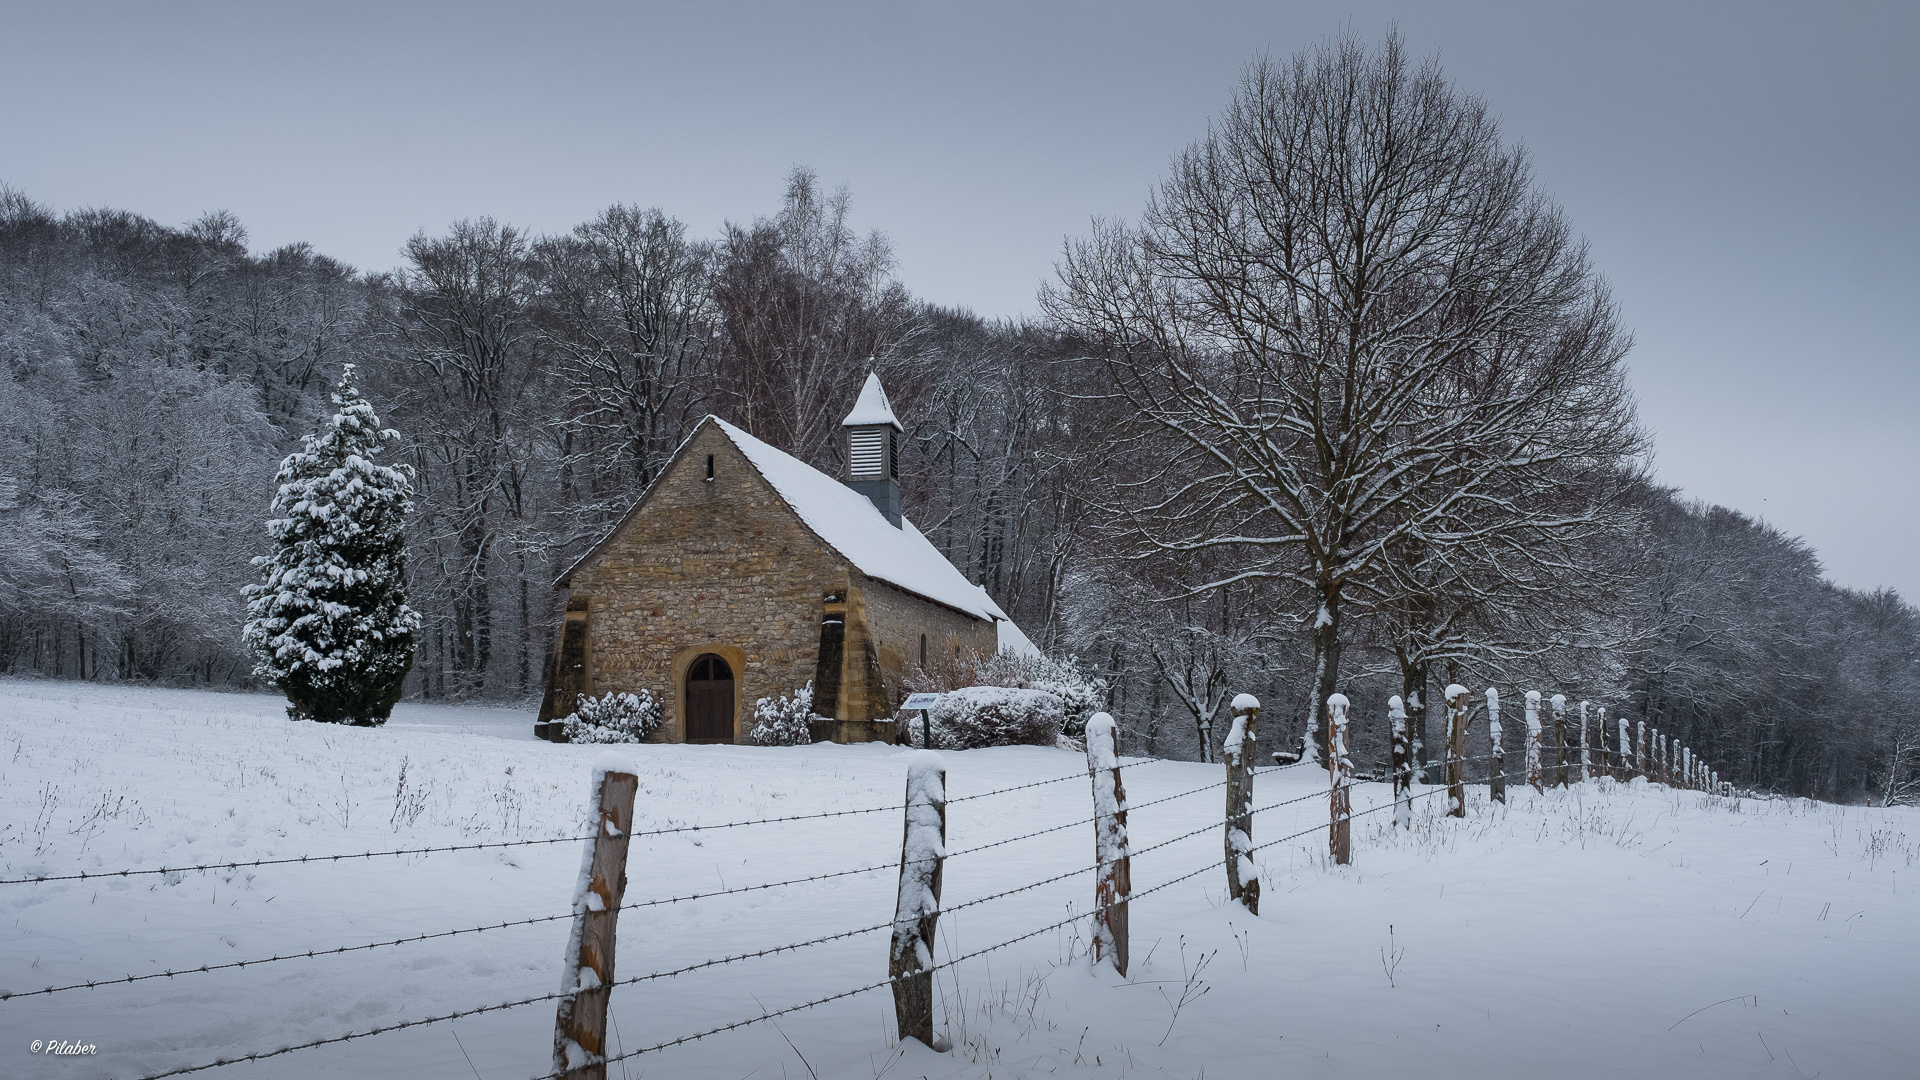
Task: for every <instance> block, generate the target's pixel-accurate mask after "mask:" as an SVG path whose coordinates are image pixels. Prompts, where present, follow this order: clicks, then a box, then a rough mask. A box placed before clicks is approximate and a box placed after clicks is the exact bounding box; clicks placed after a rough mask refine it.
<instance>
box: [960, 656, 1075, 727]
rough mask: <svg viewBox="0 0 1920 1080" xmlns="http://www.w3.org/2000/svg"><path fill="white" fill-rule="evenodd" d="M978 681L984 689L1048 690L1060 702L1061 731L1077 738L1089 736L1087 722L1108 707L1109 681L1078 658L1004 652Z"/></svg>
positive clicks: (993, 658) (988, 662)
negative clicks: (1006, 687)
mask: <svg viewBox="0 0 1920 1080" xmlns="http://www.w3.org/2000/svg"><path fill="white" fill-rule="evenodd" d="M974 681H975V682H978V683H980V684H981V685H983V686H1008V687H1014V688H1017V689H1032V690H1045V691H1046V692H1047V693H1049V694H1052V695H1054V696H1055V697H1057V698H1059V699H1060V706H1061V713H1062V716H1063V723H1062V727H1061V731H1062V733H1064V734H1065V735H1067V736H1068V737H1070V738H1075V739H1077V738H1079V737H1080V736H1081V735H1083V734H1085V733H1086V730H1087V721H1088V720H1089V719H1090V718H1092V716H1093V714H1094V713H1097V712H1099V711H1100V710H1101V708H1102V707H1104V705H1105V703H1106V697H1107V681H1106V680H1105V679H1102V678H1100V677H1099V676H1097V675H1094V674H1092V673H1090V672H1088V671H1086V670H1085V669H1084V668H1082V667H1081V666H1080V659H1079V657H1076V656H1069V657H1067V658H1066V659H1064V660H1055V659H1053V658H1051V657H1047V656H1042V655H1040V654H1039V653H1017V652H1014V651H1012V650H1011V649H1001V650H1000V651H999V652H997V653H995V654H993V655H992V656H990V657H988V658H987V659H986V660H985V661H983V662H982V663H981V665H980V669H979V673H978V675H977V676H976V677H975V679H974Z"/></svg>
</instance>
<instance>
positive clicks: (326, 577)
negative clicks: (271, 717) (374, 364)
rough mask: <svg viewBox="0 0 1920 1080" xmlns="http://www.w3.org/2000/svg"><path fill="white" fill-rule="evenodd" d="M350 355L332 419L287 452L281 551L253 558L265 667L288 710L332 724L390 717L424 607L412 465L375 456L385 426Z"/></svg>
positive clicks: (278, 530) (253, 619) (250, 638)
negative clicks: (411, 559) (410, 587)
mask: <svg viewBox="0 0 1920 1080" xmlns="http://www.w3.org/2000/svg"><path fill="white" fill-rule="evenodd" d="M353 379H354V372H353V365H352V364H348V365H346V370H345V371H344V372H342V373H341V376H340V385H339V387H338V388H337V389H336V390H335V392H334V395H333V401H334V404H335V405H337V406H338V407H339V411H338V412H336V413H335V414H334V417H333V420H332V423H331V425H330V426H327V427H324V428H323V429H322V430H321V432H320V433H319V434H316V435H308V436H306V437H305V438H304V439H303V440H302V441H303V446H302V448H301V449H300V450H296V451H295V452H293V453H291V454H288V455H287V457H286V460H284V461H282V462H281V463H280V474H279V476H278V478H277V479H278V482H279V485H280V489H279V493H278V494H277V495H275V496H274V499H273V503H272V506H271V510H272V511H274V512H276V513H277V514H278V515H280V516H276V517H274V518H272V519H271V520H269V521H268V522H267V535H268V536H269V537H271V538H272V539H273V542H274V552H273V554H272V555H264V556H261V557H259V558H256V559H255V560H253V562H254V565H255V566H258V567H261V568H262V570H263V579H264V580H263V582H262V583H261V584H259V585H249V586H247V589H246V595H247V598H248V600H247V623H246V629H245V631H244V635H243V636H244V638H245V640H246V643H247V645H248V646H249V647H251V648H252V649H253V652H254V655H255V657H256V658H257V663H256V665H255V667H254V672H255V674H257V675H259V676H261V677H263V678H265V679H268V680H269V681H271V682H272V683H273V684H274V685H276V686H278V687H279V688H280V689H281V690H283V691H285V692H286V695H287V700H288V702H289V705H288V707H287V715H288V716H290V717H292V718H294V719H313V720H325V721H329V722H333V723H352V724H380V723H385V722H386V719H387V716H388V714H390V713H391V712H392V711H393V703H394V702H396V701H398V700H399V699H400V686H401V683H402V681H404V680H405V679H406V677H407V670H408V669H409V668H411V667H412V666H413V635H414V631H416V630H418V629H419V627H420V615H419V613H418V612H416V611H414V610H413V609H412V608H410V607H408V606H407V603H406V551H405V541H404V538H403V536H402V534H401V523H402V520H403V519H404V518H405V516H406V513H407V511H408V510H409V509H411V507H412V504H411V502H410V501H409V499H408V496H410V495H411V494H412V492H413V485H412V479H411V477H412V469H411V468H410V467H408V466H405V465H401V466H397V467H396V466H388V465H376V464H374V463H373V458H374V457H375V456H376V455H378V454H379V453H380V450H381V446H382V444H383V443H386V442H389V441H394V440H397V439H399V437H400V433H399V432H397V431H393V430H391V429H382V428H381V427H380V418H379V417H378V416H376V415H375V414H374V411H373V406H372V405H371V404H369V403H368V402H367V400H366V399H365V398H363V397H361V396H360V392H359V390H358V389H357V388H356V387H355V386H354V381H353Z"/></svg>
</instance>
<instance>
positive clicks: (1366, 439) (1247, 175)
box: [1043, 37, 1638, 734]
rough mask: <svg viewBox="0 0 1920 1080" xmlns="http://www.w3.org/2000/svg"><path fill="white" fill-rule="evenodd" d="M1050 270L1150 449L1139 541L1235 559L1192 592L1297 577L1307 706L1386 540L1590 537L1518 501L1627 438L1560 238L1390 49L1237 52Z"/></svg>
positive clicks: (1498, 150) (1471, 109)
mask: <svg viewBox="0 0 1920 1080" xmlns="http://www.w3.org/2000/svg"><path fill="white" fill-rule="evenodd" d="M1060 278H1061V280H1060V283H1059V285H1058V286H1056V287H1052V288H1050V289H1048V290H1047V291H1046V292H1045V294H1044V296H1043V303H1044V306H1045V308H1046V310H1047V311H1048V312H1049V313H1050V314H1051V315H1053V316H1054V317H1055V318H1057V319H1058V320H1060V321H1061V322H1062V323H1063V324H1064V325H1065V326H1067V327H1068V328H1069V329H1071V330H1072V331H1074V332H1076V333H1078V334H1080V335H1082V336H1084V337H1085V338H1087V339H1089V340H1090V341H1093V342H1095V343H1096V344H1097V351H1096V355H1097V357H1098V359H1099V360H1100V361H1101V362H1102V363H1103V365H1104V367H1105V370H1106V371H1107V373H1108V375H1109V377H1110V379H1111V386H1112V389H1113V391H1114V392H1115V393H1116V394H1119V395H1121V396H1123V397H1124V398H1125V399H1126V400H1127V401H1128V402H1129V403H1130V404H1131V405H1132V406H1133V407H1134V409H1135V410H1136V411H1137V412H1138V414H1139V416H1140V417H1141V419H1142V420H1143V421H1145V422H1146V423H1147V424H1148V425H1150V426H1153V427H1155V428H1157V429H1159V430H1160V431H1161V432H1163V433H1165V435H1166V436H1167V437H1168V441H1169V443H1170V447H1171V448H1170V451H1169V453H1168V455H1167V464H1166V465H1165V466H1164V467H1163V468H1162V469H1160V470H1159V471H1158V472H1157V473H1155V474H1154V475H1152V476H1151V477H1148V478H1145V480H1144V481H1143V484H1142V489H1143V491H1147V490H1152V491H1153V492H1154V494H1153V495H1152V496H1151V497H1148V498H1146V499H1145V500H1144V501H1143V502H1141V503H1139V504H1137V505H1134V506H1132V507H1129V508H1126V509H1127V510H1128V511H1129V518H1130V524H1131V525H1132V526H1133V527H1134V530H1135V533H1136V535H1137V536H1138V537H1140V538H1141V540H1142V541H1143V542H1144V544H1145V545H1146V546H1147V547H1148V548H1149V549H1152V550H1158V551H1165V552H1194V551H1231V552H1234V553H1236V554H1237V559H1236V560H1235V561H1234V564H1233V566H1232V569H1231V570H1230V571H1228V572H1226V573H1223V574H1221V575H1220V576H1218V577H1216V578H1214V579H1213V580H1210V581H1206V582H1203V583H1201V584H1199V585H1198V586H1196V587H1197V588H1199V589H1203V590H1204V589H1211V588H1219V587H1224V586H1227V585H1231V584H1235V583H1238V582H1243V581H1249V580H1259V579H1265V578H1283V579H1288V580H1291V581H1295V582H1297V583H1299V584H1301V585H1304V586H1306V587H1308V588H1310V589H1311V590H1312V594H1313V606H1312V612H1311V623H1310V625H1311V636H1312V645H1313V654H1314V677H1313V680H1312V686H1311V689H1310V692H1309V701H1308V710H1307V715H1309V716H1316V717H1317V716H1320V715H1322V713H1323V712H1324V705H1323V703H1324V702H1325V700H1326V696H1327V695H1328V694H1330V693H1332V692H1333V691H1334V689H1335V686H1336V684H1337V680H1338V677H1339V666H1340V650H1341V646H1342V641H1343V638H1342V633H1341V618H1342V614H1343V611H1344V607H1345V603H1346V601H1347V600H1348V598H1349V597H1350V596H1352V595H1353V594H1354V593H1355V590H1356V586H1359V587H1361V588H1364V587H1365V585H1366V583H1368V582H1370V581H1373V580H1374V579H1376V578H1377V577H1378V576H1379V574H1380V572H1381V567H1382V564H1383V562H1384V561H1385V559H1386V553H1387V552H1388V551H1390V550H1392V549H1393V548H1395V547H1396V546H1397V545H1400V544H1402V543H1405V542H1409V541H1415V540H1417V541H1419V542H1421V543H1423V544H1427V545H1430V546H1434V547H1451V546H1460V545H1467V544H1473V543H1480V542H1484V541H1488V540H1490V539H1493V538H1496V537H1499V536H1503V535H1506V536H1511V535H1514V534H1516V533H1519V532H1523V531H1526V532H1533V533H1551V532H1554V531H1574V532H1579V531H1584V530H1587V529H1589V528H1591V527H1592V525H1593V521H1592V518H1591V515H1590V514H1588V513H1586V512H1579V511H1576V512H1574V513H1572V514H1569V513H1567V512H1566V510H1565V508H1564V506H1563V504H1562V503H1561V502H1560V501H1559V500H1557V499H1556V500H1551V501H1545V502H1544V505H1543V500H1541V499H1540V496H1541V494H1542V493H1543V491H1545V490H1547V489H1552V490H1555V491H1558V490H1559V488H1560V485H1563V484H1564V483H1566V481H1567V480H1568V474H1569V473H1573V474H1576V476H1577V477H1578V478H1582V479H1584V478H1588V477H1590V476H1592V475H1593V474H1594V473H1596V472H1597V471H1598V470H1602V469H1606V468H1610V467H1611V465H1612V463H1613V461H1614V460H1616V459H1617V456H1618V454H1619V453H1621V452H1631V451H1632V450H1634V449H1637V447H1638V436H1637V434H1636V433H1635V431H1634V427H1633V419H1632V413H1631V408H1630V403H1629V400H1628V398H1627V396H1626V392H1625V388H1624V383H1623V372H1622V369H1621V360H1622V357H1623V355H1624V353H1625V349H1626V339H1625V336H1624V335H1623V334H1622V333H1621V332H1620V331H1619V329H1618V328H1617V326H1616V324H1615V321H1614V316H1613V309H1612V305H1611V303H1610V302H1609V300H1608V298H1607V295H1606V292H1605V289H1604V287H1603V286H1602V285H1601V283H1600V282H1599V281H1598V279H1597V278H1596V276H1595V275H1594V273H1593V271H1592V269H1591V267H1590V266H1589V264H1588V261H1587V257H1586V251H1585V248H1584V246H1583V245H1582V244H1581V243H1579V242H1578V241H1577V240H1576V239H1575V238H1574V237H1573V235H1572V233H1571V232H1570V230H1569V229H1568V228H1567V225H1566V223H1565V222H1564V220H1562V218H1561V216H1560V214H1559V211H1558V209H1557V208H1556V207H1555V206H1554V205H1553V204H1552V203H1551V202H1550V201H1548V200H1547V199H1545V198H1544V197H1542V196H1540V195H1538V194H1537V193H1535V192H1534V191H1533V190H1532V184H1531V177H1530V174H1529V171H1528V167H1527V160H1526V156H1525V154H1524V153H1523V152H1522V151H1520V150H1518V149H1516V148H1513V147H1509V146H1507V145H1504V144H1503V143H1502V142H1501V140H1500V138H1499V134H1498V131H1497V128H1496V125H1495V124H1494V122H1493V120H1492V118H1491V117H1490V116H1488V115H1487V112H1486V108H1485V106H1484V104H1482V103H1481V102H1479V101H1478V100H1476V99H1472V98H1467V97H1463V96H1461V95H1459V94H1457V93H1456V92H1454V91H1453V89H1452V88H1451V87H1450V86H1448V84H1447V83H1446V81H1445V80H1444V79H1443V78H1442V76H1441V74H1440V71H1439V69H1438V67H1437V65H1435V64H1433V63H1431V62H1429V63H1427V64H1424V65H1420V66H1418V67H1416V66H1415V65H1413V64H1412V63H1410V62H1409V60H1408V59H1407V57H1406V56H1405V55H1404V52H1403V50H1402V48H1401V46H1400V43H1399V41H1398V40H1397V39H1396V38H1393V37H1389V38H1388V39H1387V41H1386V43H1385V45H1384V46H1383V47H1382V48H1381V49H1380V50H1378V51H1376V52H1371V53H1370V52H1368V51H1367V50H1366V49H1365V48H1363V47H1362V46H1361V45H1360V44H1358V43H1357V42H1355V41H1354V40H1352V39H1345V40H1342V41H1340V42H1339V43H1337V44H1335V45H1330V46H1325V47H1322V48H1318V49H1314V50H1310V51H1308V52H1305V53H1303V54H1301V55H1299V56H1297V57H1295V58H1294V59H1293V60H1292V61H1290V62H1287V63H1274V62H1272V61H1268V60H1261V61H1257V62H1256V63H1254V64H1253V65H1251V66H1250V67H1249V68H1248V69H1247V71H1246V74H1245V76H1244V77H1243V79H1242V81H1241V85H1240V88H1239V92H1238V93H1237V94H1236V96H1235V99H1234V101H1233V103H1232V104H1231V105H1230V106H1229V108H1228V110H1227V112H1226V113H1225V115H1224V116H1223V117H1221V119H1220V120H1219V121H1218V122H1217V123H1216V125H1215V126H1214V128H1213V130H1212V131H1211V132H1210V134H1209V135H1208V136H1207V137H1206V138H1204V139H1202V140H1201V141H1200V142H1198V143H1196V144H1194V146H1192V147H1191V148H1189V149H1188V150H1187V151H1186V152H1185V153H1183V154H1182V155H1181V156H1180V158H1179V159H1178V160H1177V161H1176V163H1175V166H1174V172H1173V175H1172V176H1171V177H1170V178H1169V179H1167V180H1166V181H1164V182H1163V183H1162V184H1161V186H1160V188H1159V189H1158V191H1157V192H1156V193H1155V195H1154V197H1153V199H1152V201H1151V203H1150V205H1149V207H1148V209H1147V211H1146V213H1145V215H1144V217H1143V219H1142V222H1141V224H1140V225H1139V226H1138V227H1137V228H1130V227H1127V226H1124V225H1120V224H1115V223H1101V224H1099V225H1097V226H1096V228H1095V230H1094V232H1093V234H1092V236H1091V237H1089V238H1088V239H1085V240H1081V241H1076V242H1073V243H1070V244H1069V245H1068V248H1067V251H1066V254H1065V257H1064V259H1063V261H1062V264H1061V267H1060ZM1316 734H1317V729H1316Z"/></svg>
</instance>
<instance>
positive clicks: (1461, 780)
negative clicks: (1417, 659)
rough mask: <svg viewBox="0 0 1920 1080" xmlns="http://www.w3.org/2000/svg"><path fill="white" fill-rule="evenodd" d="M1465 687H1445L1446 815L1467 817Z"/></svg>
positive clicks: (1467, 717)
mask: <svg viewBox="0 0 1920 1080" xmlns="http://www.w3.org/2000/svg"><path fill="white" fill-rule="evenodd" d="M1470 719H1471V714H1470V713H1468V712H1467V688H1466V687H1464V686H1461V685H1460V684H1459V683H1448V684H1447V816H1448V817H1466V816H1467V786H1466V783H1467V779H1466V761H1467V724H1468V722H1469V721H1470Z"/></svg>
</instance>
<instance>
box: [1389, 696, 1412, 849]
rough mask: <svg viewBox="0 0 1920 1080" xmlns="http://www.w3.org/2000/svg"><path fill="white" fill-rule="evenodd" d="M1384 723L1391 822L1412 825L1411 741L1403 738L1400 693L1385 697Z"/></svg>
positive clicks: (1403, 707)
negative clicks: (1388, 734) (1388, 732)
mask: <svg viewBox="0 0 1920 1080" xmlns="http://www.w3.org/2000/svg"><path fill="white" fill-rule="evenodd" d="M1387 725H1388V726H1389V727H1390V728H1391V729H1392V731H1393V823H1394V824H1395V825H1398V826H1400V827H1402V828H1407V829H1411V828H1413V743H1412V741H1411V740H1410V739H1408V737H1407V706H1406V703H1405V702H1404V701H1401V700H1400V695H1398V694H1395V695H1394V696H1392V697H1390V698H1388V699H1387Z"/></svg>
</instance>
